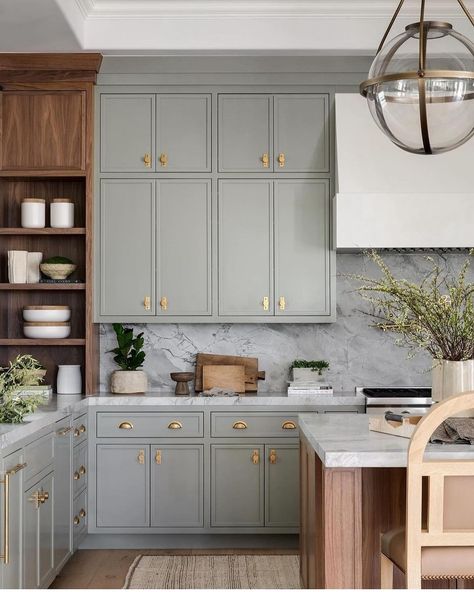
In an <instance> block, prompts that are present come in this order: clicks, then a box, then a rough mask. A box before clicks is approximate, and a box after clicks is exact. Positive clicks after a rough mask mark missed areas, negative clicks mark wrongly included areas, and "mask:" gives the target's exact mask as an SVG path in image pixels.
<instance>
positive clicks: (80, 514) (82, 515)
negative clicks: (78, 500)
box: [79, 508, 86, 518]
mask: <svg viewBox="0 0 474 592" xmlns="http://www.w3.org/2000/svg"><path fill="white" fill-rule="evenodd" d="M79 516H80V517H81V518H85V517H86V511H85V510H84V508H81V509H80V510H79Z"/></svg>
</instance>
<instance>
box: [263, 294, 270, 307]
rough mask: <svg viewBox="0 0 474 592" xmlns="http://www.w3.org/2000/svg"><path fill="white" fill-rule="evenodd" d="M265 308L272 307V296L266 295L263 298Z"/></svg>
mask: <svg viewBox="0 0 474 592" xmlns="http://www.w3.org/2000/svg"><path fill="white" fill-rule="evenodd" d="M262 306H263V310H268V309H269V308H270V298H269V297H268V296H264V297H263V300H262Z"/></svg>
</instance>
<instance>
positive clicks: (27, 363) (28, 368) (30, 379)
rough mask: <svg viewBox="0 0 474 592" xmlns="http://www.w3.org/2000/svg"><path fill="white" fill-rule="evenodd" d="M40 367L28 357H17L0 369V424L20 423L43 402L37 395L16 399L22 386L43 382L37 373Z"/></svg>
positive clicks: (34, 360)
mask: <svg viewBox="0 0 474 592" xmlns="http://www.w3.org/2000/svg"><path fill="white" fill-rule="evenodd" d="M41 369H42V366H41V364H40V363H39V362H38V360H36V359H35V358H33V357H32V356H30V355H19V356H17V357H16V358H15V359H14V360H13V362H10V364H9V365H8V366H7V367H6V368H1V369H0V423H22V422H23V421H24V418H25V416H26V415H28V414H29V413H34V412H35V411H36V409H37V408H38V407H39V406H40V405H41V404H42V403H43V402H44V400H43V397H41V396H39V395H30V396H28V397H18V396H16V394H15V393H17V392H18V391H19V390H21V387H22V386H25V385H31V386H36V385H38V384H40V383H41V382H42V381H43V377H42V376H41V375H40V374H39V373H38V370H41Z"/></svg>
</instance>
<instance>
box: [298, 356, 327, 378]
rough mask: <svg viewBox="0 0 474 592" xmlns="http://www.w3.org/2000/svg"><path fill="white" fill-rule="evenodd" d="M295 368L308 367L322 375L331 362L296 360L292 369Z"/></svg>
mask: <svg viewBox="0 0 474 592" xmlns="http://www.w3.org/2000/svg"><path fill="white" fill-rule="evenodd" d="M293 368H308V369H310V370H311V371H312V372H317V373H318V375H319V376H322V375H323V370H327V369H328V368H329V362H326V360H311V361H308V360H295V361H294V362H293V363H292V364H291V366H290V370H293Z"/></svg>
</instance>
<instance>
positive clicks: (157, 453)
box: [155, 450, 161, 465]
mask: <svg viewBox="0 0 474 592" xmlns="http://www.w3.org/2000/svg"><path fill="white" fill-rule="evenodd" d="M155 463H156V464H157V465H161V450H157V451H156V453H155Z"/></svg>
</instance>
